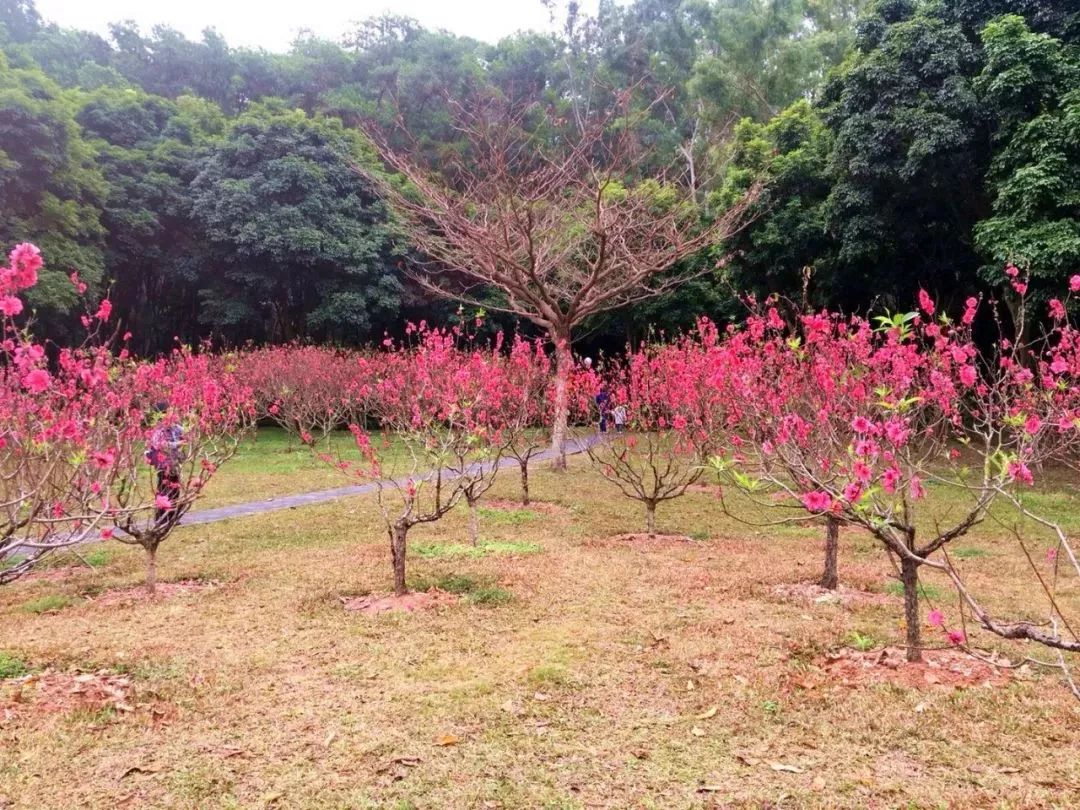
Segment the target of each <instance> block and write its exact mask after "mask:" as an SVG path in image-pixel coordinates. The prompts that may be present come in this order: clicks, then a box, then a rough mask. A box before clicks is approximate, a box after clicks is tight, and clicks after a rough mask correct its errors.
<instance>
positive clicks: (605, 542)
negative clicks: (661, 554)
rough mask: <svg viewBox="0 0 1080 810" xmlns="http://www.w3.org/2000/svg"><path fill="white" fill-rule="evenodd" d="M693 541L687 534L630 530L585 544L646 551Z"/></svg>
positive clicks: (680, 545)
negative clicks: (651, 534) (651, 533)
mask: <svg viewBox="0 0 1080 810" xmlns="http://www.w3.org/2000/svg"><path fill="white" fill-rule="evenodd" d="M692 542H693V541H692V540H691V539H690V538H689V537H687V536H686V535H685V534H663V533H662V532H657V533H656V534H654V535H653V536H652V537H650V536H649V535H648V534H647V533H645V532H629V533H627V534H613V535H609V536H608V537H595V538H592V539H590V540H586V541H585V542H584V544H583V545H586V546H593V547H596V548H616V547H625V546H629V547H631V548H637V549H641V550H642V551H646V550H649V549H652V550H656V549H663V548H673V547H680V548H682V547H685V546H687V545H689V544H690V543H692Z"/></svg>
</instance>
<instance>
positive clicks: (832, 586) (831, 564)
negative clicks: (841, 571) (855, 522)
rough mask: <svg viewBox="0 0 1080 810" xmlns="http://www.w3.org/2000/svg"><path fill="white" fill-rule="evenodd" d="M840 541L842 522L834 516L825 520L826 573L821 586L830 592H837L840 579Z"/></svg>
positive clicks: (823, 575) (823, 574)
mask: <svg viewBox="0 0 1080 810" xmlns="http://www.w3.org/2000/svg"><path fill="white" fill-rule="evenodd" d="M839 540H840V521H839V520H837V519H836V518H834V517H833V516H832V515H830V516H829V517H827V518H826V519H825V571H824V572H823V573H822V575H821V580H820V582H819V584H820V585H821V587H822V588H827V589H828V590H830V591H834V590H836V587H837V586H838V585H839V584H840V578H839V576H838V575H837V573H836V551H837V546H838V545H839Z"/></svg>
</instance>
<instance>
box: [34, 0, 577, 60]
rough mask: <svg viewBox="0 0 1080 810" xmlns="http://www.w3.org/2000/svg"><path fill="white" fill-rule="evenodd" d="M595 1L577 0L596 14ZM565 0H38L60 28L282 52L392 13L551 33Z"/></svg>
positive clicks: (454, 27) (443, 23) (493, 30)
mask: <svg viewBox="0 0 1080 810" xmlns="http://www.w3.org/2000/svg"><path fill="white" fill-rule="evenodd" d="M596 5H597V0H582V2H581V7H582V11H584V12H587V13H590V14H591V13H595V11H596ZM565 7H566V2H565V0H556V2H555V10H554V13H555V22H554V23H552V20H551V12H549V11H548V9H546V8H544V6H543V4H542V3H541V2H540V0H392V1H391V0H37V9H38V12H39V13H40V14H41V16H42V18H43V19H45V20H46V21H48V22H55V23H58V24H59V25H60V26H62V27H64V28H79V29H82V30H85V31H96V32H97V33H100V34H107V33H108V25H109V23H110V22H118V21H120V20H134V21H135V22H137V23H138V24H139V26H140V28H142V30H143V33H144V34H145V33H149V31H150V28H151V26H153V25H155V24H157V23H165V24H167V25H169V26H171V27H173V28H175V29H177V30H178V31H181V32H183V33H184V34H186V35H187V36H188V37H189V38H192V39H198V38H199V37H200V35H201V33H202V30H203V29H204V28H207V27H212V28H216V29H217V30H218V32H219V33H221V34H222V36H224V37H225V39H226V40H227V41H228V43H229V44H230V45H233V46H244V47H249V48H257V47H263V48H266V49H267V50H270V51H284V50H287V49H288V47H289V44H290V43H291V42H292V40H293V39H294V37H295V36H296V33H297V32H298V31H299V30H301V29H304V28H306V29H310V30H312V31H314V32H315V33H316V34H318V35H319V36H321V37H325V38H327V39H332V40H335V41H336V40H337V39H338V38H339V37H340V36H341V35H342V34H343V33H345V32H346V31H349V30H350V29H351V27H352V26H351V23H352V22H354V21H358V20H363V19H366V18H368V17H373V16H376V15H379V14H382V13H384V12H386V11H392V12H393V13H395V14H399V15H403V16H407V17H414V18H416V19H417V20H419V21H420V23H421V24H423V25H424V26H425V27H426V28H432V29H436V28H445V29H446V30H448V31H452V32H454V33H455V34H459V35H463V36H471V37H474V38H476V39H479V40H484V41H487V42H496V41H498V40H499V39H500V38H501V37H504V36H507V35H509V34H512V33H514V32H515V31H518V30H530V29H531V30H537V31H541V30H543V31H549V30H553V29H554V28H556V27H558V26H560V25H561V24H562V21H563V20H564V19H565Z"/></svg>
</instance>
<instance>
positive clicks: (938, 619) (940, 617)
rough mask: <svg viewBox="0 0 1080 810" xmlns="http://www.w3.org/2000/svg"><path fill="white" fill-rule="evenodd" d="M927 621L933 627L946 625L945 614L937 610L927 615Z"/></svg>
mask: <svg viewBox="0 0 1080 810" xmlns="http://www.w3.org/2000/svg"><path fill="white" fill-rule="evenodd" d="M926 621H928V622H929V623H930V625H931V626H932V627H943V626H944V625H945V614H944V613H942V612H941V611H940V610H938V609H937V608H934V609H933V610H931V611H930V612H929V613H927V614H926Z"/></svg>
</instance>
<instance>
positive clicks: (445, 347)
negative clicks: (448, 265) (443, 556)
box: [317, 322, 517, 595]
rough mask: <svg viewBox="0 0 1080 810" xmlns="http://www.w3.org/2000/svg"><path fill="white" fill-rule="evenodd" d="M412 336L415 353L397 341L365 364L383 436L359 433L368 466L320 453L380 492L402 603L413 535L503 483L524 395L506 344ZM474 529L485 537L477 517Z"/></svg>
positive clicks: (358, 375) (363, 389)
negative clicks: (513, 419) (510, 376)
mask: <svg viewBox="0 0 1080 810" xmlns="http://www.w3.org/2000/svg"><path fill="white" fill-rule="evenodd" d="M409 332H410V338H411V345H410V343H405V344H397V343H394V342H393V341H392V340H389V339H387V341H386V342H385V343H384V346H383V351H381V352H377V353H372V354H369V355H363V356H361V357H359V358H358V359H357V361H356V366H355V370H354V375H355V387H356V390H357V392H358V394H359V396H360V397H362V398H363V400H364V401H365V402H366V403H368V407H369V408H370V412H371V415H372V417H373V418H374V419H375V420H377V422H378V424H379V426H380V427H381V428H382V432H381V433H371V432H369V431H367V430H365V429H364V428H363V427H362V426H361V425H358V424H353V425H350V426H349V430H350V432H351V434H352V437H353V441H354V443H355V446H356V448H357V449H358V450H359V453H360V457H361V460H360V461H356V460H353V459H349V458H348V457H346V456H345V455H344V454H336V455H335V454H332V453H329V452H319V456H320V457H321V458H322V459H323V460H324V461H326V462H327V463H329V464H331V465H333V466H334V467H335V468H337V469H339V470H340V471H342V472H343V473H345V474H346V475H348V476H350V477H352V478H354V479H360V480H368V481H372V482H374V483H375V484H376V486H377V489H378V502H379V507H380V511H381V513H382V516H383V520H384V523H385V525H386V530H387V535H388V537H389V540H390V554H391V561H392V565H393V571H394V591H395V593H396V594H398V595H403V594H405V593H406V592H407V586H406V580H405V554H406V542H407V537H408V532H409V530H410V529H411V528H412V527H413V526H416V525H417V524H421V523H431V522H434V521H437V520H439V519H440V518H442V517H443V516H444V515H445V514H446V513H447V512H449V511H450V510H451V509H453V508H454V506H455V505H457V504H458V503H459V502H460V501H462V500H466V501H471V502H472V505H473V506H475V500H476V499H477V498H478V497H479V496H480V495H481V494H483V492H485V491H486V490H487V489H488V488H489V487H490V486H491V484H492V482H493V481H494V478H495V475H496V473H497V471H498V467H499V462H500V460H501V458H502V456H503V453H504V451H505V448H506V446H507V444H508V443H509V441H510V439H511V437H512V436H513V435H514V432H513V431H512V430H508V429H507V426H506V419H507V415H508V414H513V413H515V410H514V408H513V407H512V406H511V400H510V398H511V397H513V396H515V394H516V393H517V392H516V391H515V389H514V388H513V387H512V386H511V385H509V384H508V383H507V381H506V376H505V372H506V364H505V362H504V361H503V360H502V358H501V357H500V349H501V338H500V339H499V340H498V341H497V342H496V343H495V344H494V345H492V346H481V345H477V344H475V343H473V342H472V341H471V340H469V339H467V338H466V337H465V336H463V335H462V333H461V332H460V330H457V329H454V330H440V329H431V328H429V327H428V326H427V325H426V324H425V323H423V322H421V324H420V325H419V326H417V327H412V326H410V328H409ZM459 342H464V343H465V344H466V345H465V346H464V347H459V346H458V343H459ZM317 452H318V450H317ZM473 525H474V535H473V536H474V537H475V514H474V524H473Z"/></svg>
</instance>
